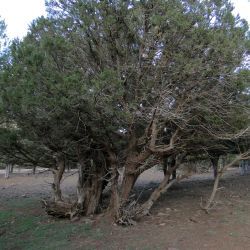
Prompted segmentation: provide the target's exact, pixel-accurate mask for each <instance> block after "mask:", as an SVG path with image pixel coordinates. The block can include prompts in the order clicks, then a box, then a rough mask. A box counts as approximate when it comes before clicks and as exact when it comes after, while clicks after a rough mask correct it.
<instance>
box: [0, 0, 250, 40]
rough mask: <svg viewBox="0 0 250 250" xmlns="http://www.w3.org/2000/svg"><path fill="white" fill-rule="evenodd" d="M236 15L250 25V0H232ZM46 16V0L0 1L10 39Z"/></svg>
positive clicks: (0, 11) (0, 13) (22, 34)
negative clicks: (38, 18) (39, 17)
mask: <svg viewBox="0 0 250 250" xmlns="http://www.w3.org/2000/svg"><path fill="white" fill-rule="evenodd" d="M231 2H233V4H234V5H235V11H234V13H235V14H240V16H241V17H242V18H245V19H246V20H247V21H248V23H249V24H250V0H231ZM42 15H46V11H45V4H44V0H0V17H1V18H2V19H4V20H5V23H6V24H7V35H8V37H9V38H10V39H13V38H15V37H19V38H22V37H23V36H25V34H26V33H27V30H28V27H29V24H30V23H31V21H32V20H34V19H35V18H37V17H38V16H42Z"/></svg>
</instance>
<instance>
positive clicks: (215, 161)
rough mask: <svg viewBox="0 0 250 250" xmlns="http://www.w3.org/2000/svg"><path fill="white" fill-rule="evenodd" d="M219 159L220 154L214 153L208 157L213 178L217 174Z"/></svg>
mask: <svg viewBox="0 0 250 250" xmlns="http://www.w3.org/2000/svg"><path fill="white" fill-rule="evenodd" d="M219 159H220V156H219V155H216V156H213V157H211V158H210V161H211V163H212V167H213V172H214V179H216V177H217V175H218V163H219Z"/></svg>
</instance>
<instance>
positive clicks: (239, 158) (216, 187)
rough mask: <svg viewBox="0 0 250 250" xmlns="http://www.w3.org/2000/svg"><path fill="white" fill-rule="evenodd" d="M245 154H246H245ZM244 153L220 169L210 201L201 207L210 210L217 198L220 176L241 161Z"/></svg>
mask: <svg viewBox="0 0 250 250" xmlns="http://www.w3.org/2000/svg"><path fill="white" fill-rule="evenodd" d="M243 155H244V154H243ZM243 155H240V156H238V157H236V158H235V159H234V160H233V161H231V162H230V163H229V164H224V165H223V166H222V168H221V169H220V171H219V172H218V174H217V176H216V178H215V180H214V185H213V190H212V193H211V195H210V197H209V199H208V201H207V202H206V205H205V206H203V205H202V204H201V208H202V209H204V210H205V211H206V212H208V210H209V209H210V208H211V206H212V203H213V201H214V198H215V195H216V192H217V190H218V186H219V181H220V178H221V176H222V175H223V173H224V172H225V171H226V170H227V169H228V168H229V167H231V166H233V165H234V164H235V163H237V162H238V161H240V160H241V159H242V157H243Z"/></svg>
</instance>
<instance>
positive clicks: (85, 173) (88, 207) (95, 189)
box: [77, 155, 105, 215]
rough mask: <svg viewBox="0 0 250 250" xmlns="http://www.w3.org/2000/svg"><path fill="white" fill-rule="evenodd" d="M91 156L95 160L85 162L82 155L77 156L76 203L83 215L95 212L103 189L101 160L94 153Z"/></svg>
mask: <svg viewBox="0 0 250 250" xmlns="http://www.w3.org/2000/svg"><path fill="white" fill-rule="evenodd" d="M93 158H95V161H94V160H93V159H90V160H89V161H88V162H86V163H85V162H84V158H83V156H81V157H80V158H79V178H78V184H77V203H78V209H80V213H82V214H84V215H90V214H94V213H96V211H97V208H98V206H99V204H100V200H101V194H102V190H103V176H104V175H105V168H104V167H103V166H102V163H103V161H102V159H101V158H100V155H94V157H93Z"/></svg>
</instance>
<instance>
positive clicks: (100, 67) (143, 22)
mask: <svg viewBox="0 0 250 250" xmlns="http://www.w3.org/2000/svg"><path fill="white" fill-rule="evenodd" d="M47 8H48V18H47V19H45V18H42V19H39V20H38V21H37V22H35V23H34V24H33V26H32V28H31V30H30V33H29V34H28V35H27V37H26V38H25V39H24V40H23V41H22V42H18V43H14V44H13V45H12V51H11V60H10V63H9V65H8V67H7V69H6V70H5V73H4V75H5V78H4V81H3V84H2V86H3V88H4V91H5V92H4V100H5V105H6V109H7V107H8V108H9V109H10V112H8V114H7V116H8V117H10V118H11V119H13V121H15V123H16V124H17V126H18V127H20V128H22V129H23V130H24V131H26V133H27V134H30V136H31V137H32V140H34V141H36V142H38V141H40V143H41V144H42V145H45V146H46V147H47V148H49V149H50V150H52V151H53V152H54V153H55V154H56V155H60V154H63V155H71V157H74V158H75V159H76V161H78V162H79V165H80V166H81V169H80V170H81V171H80V179H79V185H78V186H79V197H78V198H79V200H80V203H81V204H80V205H81V209H82V210H83V211H84V212H85V213H93V212H95V211H96V209H97V207H98V204H99V201H100V192H101V191H100V190H101V189H100V187H101V185H102V181H99V182H98V180H102V179H103V178H105V177H106V176H107V175H105V172H106V170H108V171H109V175H111V178H110V181H111V184H112V185H111V190H112V195H111V199H110V210H111V211H112V213H113V215H114V216H115V217H117V218H118V217H119V216H121V214H120V212H121V210H120V208H121V207H123V206H124V205H125V204H126V202H127V201H128V200H129V195H130V192H131V190H132V188H133V186H134V184H135V181H136V179H137V178H138V176H139V174H140V173H142V172H143V171H145V170H146V169H148V168H150V167H152V166H154V165H155V163H156V162H159V161H162V159H163V158H164V157H178V159H182V157H180V156H185V155H186V154H187V153H189V152H190V151H191V152H192V150H193V147H194V145H195V147H196V148H198V149H200V148H202V147H204V146H206V143H204V142H203V141H202V140H201V138H206V140H209V141H211V142H212V141H213V139H216V140H217V139H218V138H226V137H227V138H229V137H230V138H233V137H234V136H235V135H238V134H239V133H240V132H241V131H246V129H247V126H249V122H241V121H242V119H243V120H244V117H245V116H246V115H247V112H249V106H247V105H246V103H242V102H241V100H240V99H237V98H236V96H237V93H238V91H239V86H238V84H239V82H242V81H245V79H246V76H244V74H238V69H239V66H241V64H242V62H243V59H244V57H245V55H246V53H247V50H248V49H249V48H248V47H247V46H249V35H248V33H247V32H248V25H247V23H246V21H244V20H242V19H240V18H239V17H234V16H233V14H232V10H233V7H232V5H231V4H230V3H229V1H227V0H220V1H212V0H211V1H188V0H185V1H179V0H171V1H170V0H169V1H162V0H157V1H119V0H117V1H80V0H60V1H59V0H58V1H48V2H47ZM242 107H243V108H242ZM237 110H242V111H244V112H242V115H240V114H239V115H238V116H236V114H237ZM237 119H238V120H239V122H235V121H236V120H237ZM86 162H87V164H86ZM119 167H123V168H124V169H125V172H124V178H123V182H122V185H121V191H119V190H118V182H117V179H118V168H119ZM83 176H84V177H83ZM166 184H167V181H166V180H164V183H162V185H161V186H160V188H163V189H164V188H165V186H166ZM84 187H85V189H84ZM86 187H87V188H86ZM90 190H92V191H91V192H90ZM156 192H158V193H155V194H156V195H155V197H159V193H160V192H161V189H159V190H156ZM87 194H88V197H86V195H87ZM89 194H90V195H89ZM150 199H151V200H150V202H148V203H147V204H146V206H144V208H145V211H143V213H146V212H147V211H148V210H149V209H150V207H151V206H152V204H153V203H154V201H155V198H154V197H153V199H152V197H151V198H150ZM89 200H92V202H87V201H89ZM87 203H88V204H90V203H91V204H92V205H91V206H89V205H88V204H87ZM149 204H150V206H148V205H149Z"/></svg>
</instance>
